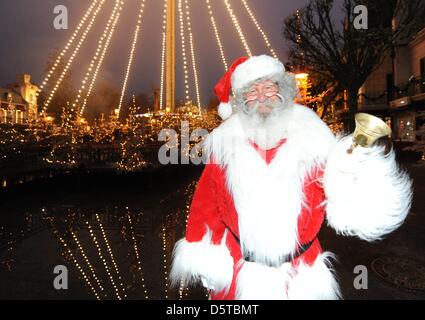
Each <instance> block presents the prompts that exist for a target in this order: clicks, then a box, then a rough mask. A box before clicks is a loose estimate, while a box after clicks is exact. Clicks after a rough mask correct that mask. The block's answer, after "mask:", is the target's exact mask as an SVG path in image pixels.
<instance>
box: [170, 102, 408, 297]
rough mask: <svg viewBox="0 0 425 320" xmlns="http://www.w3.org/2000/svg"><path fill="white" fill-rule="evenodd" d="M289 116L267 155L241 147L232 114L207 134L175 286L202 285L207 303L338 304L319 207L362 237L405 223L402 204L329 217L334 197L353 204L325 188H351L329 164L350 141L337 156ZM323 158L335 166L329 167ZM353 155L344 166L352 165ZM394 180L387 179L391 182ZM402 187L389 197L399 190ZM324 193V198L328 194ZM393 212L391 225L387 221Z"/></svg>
mask: <svg viewBox="0 0 425 320" xmlns="http://www.w3.org/2000/svg"><path fill="white" fill-rule="evenodd" d="M286 112H287V117H286V118H285V119H287V121H288V123H284V124H282V126H283V127H284V128H286V129H285V130H284V131H283V132H282V138H283V139H284V141H283V143H282V144H281V145H280V146H278V147H277V148H275V149H274V150H269V151H268V152H261V150H260V149H259V148H258V146H255V145H253V144H252V143H251V142H250V141H248V140H247V138H246V135H245V133H244V130H243V128H242V126H241V122H240V119H239V118H238V115H237V114H236V115H234V116H232V117H231V118H229V119H228V120H227V121H225V122H224V123H222V124H221V125H220V127H218V128H217V129H216V130H214V131H213V132H212V134H210V136H209V137H208V139H207V141H206V146H207V148H208V150H209V153H210V155H211V157H212V158H213V159H214V161H213V163H209V164H207V165H206V167H205V169H204V172H203V174H202V176H201V179H200V181H199V183H198V186H197V188H196V191H195V194H194V197H193V202H192V206H191V209H190V214H189V219H188V224H187V230H186V236H185V238H184V239H182V240H180V241H179V242H178V243H177V244H176V247H175V250H174V254H173V265H172V271H171V279H172V280H173V281H174V282H175V283H180V280H182V281H183V282H185V283H190V282H191V281H199V280H201V279H205V280H207V282H208V283H209V284H210V285H211V286H212V287H213V288H214V290H212V292H211V298H212V299H309V298H311V299H334V298H338V297H339V296H340V293H339V288H338V285H337V283H336V281H335V279H334V276H333V273H332V270H331V269H330V267H329V260H328V258H329V256H330V254H329V253H322V250H321V247H320V244H319V241H318V240H317V238H316V236H317V234H318V232H319V230H320V227H321V225H322V223H323V220H324V217H325V200H326V209H327V210H328V211H331V212H332V213H333V217H331V221H332V223H331V225H332V226H333V227H334V228H335V229H336V230H337V231H339V232H341V233H346V234H355V235H358V236H359V237H362V238H364V239H366V240H370V239H373V238H374V237H375V238H376V235H377V234H384V233H385V232H388V231H389V230H391V228H392V229H394V228H395V226H396V225H399V224H400V221H402V219H404V217H405V215H406V214H407V212H406V208H395V207H396V204H397V202H398V201H400V197H399V198H398V199H397V200H395V202H394V203H393V207H392V208H388V210H387V212H384V213H383V214H382V217H380V219H377V221H374V222H372V223H371V222H370V221H369V222H368V221H367V220H370V218H369V217H370V216H369V217H368V216H367V215H366V216H362V214H360V216H361V217H360V218H359V214H356V216H355V217H354V220H353V215H352V213H351V212H350V216H349V217H348V218H347V217H346V216H344V215H342V216H341V213H339V212H338V213H334V211H335V210H334V209H333V206H335V207H336V208H339V209H340V208H342V207H343V205H342V204H341V203H340V202H339V201H338V198H339V197H341V198H342V199H343V201H345V202H347V201H348V203H347V205H349V206H351V207H353V206H354V207H355V204H356V203H355V202H353V201H351V202H350V201H349V200H348V199H347V198H346V197H343V196H341V194H346V193H350V190H343V192H344V193H341V194H339V193H338V192H335V190H334V189H335V188H327V184H329V183H330V184H331V185H333V184H334V183H335V181H337V182H338V183H340V188H342V189H347V188H349V187H350V185H352V184H353V181H352V180H350V179H351V178H350V179H346V180H347V181H341V179H340V178H339V177H340V175H339V174H334V172H335V171H337V169H338V168H334V166H335V167H338V164H333V163H334V162H338V163H339V160H341V159H340V158H339V157H340V156H341V154H342V155H343V157H345V156H346V152H345V151H346V149H347V148H348V146H349V144H348V143H349V142H344V143H343V145H342V147H341V148H340V149H341V150H343V152H340V151H338V152H336V154H337V155H332V153H333V151H332V149H333V148H334V147H335V145H338V144H336V140H335V138H334V136H333V135H332V133H331V132H330V130H329V129H328V128H327V126H326V125H325V124H324V123H323V122H322V121H321V120H320V119H319V118H318V117H317V116H316V114H315V113H314V112H313V111H311V110H310V109H308V108H305V107H303V106H299V105H294V107H293V108H291V109H289V110H287V111H286ZM347 144H348V145H347ZM337 149H338V148H337ZM329 156H330V157H331V158H332V159H330V162H331V163H332V166H329V165H326V161H327V160H329V159H328V158H329ZM356 157H357V155H354V157H351V158H347V159H348V160H349V161H352V160H353V159H354V160H356V161H357V160H358V159H357V158H356ZM371 159H375V160H379V161H377V163H376V164H377V167H376V168H374V170H375V171H376V170H377V168H378V167H382V165H383V164H384V163H383V161H384V160H383V158H382V159H381V158H379V157H372V158H371ZM337 160H338V161H337ZM359 160H361V161H363V163H364V161H365V160H364V159H359ZM387 160H388V159H387ZM387 160H386V161H387ZM390 160H391V159H390ZM393 160H394V159H392V161H393ZM343 162H344V161H343ZM387 162H388V161H387ZM393 162H394V161H393ZM393 162H388V163H389V164H391V165H393ZM356 163H357V162H356ZM325 165H326V166H325ZM367 165H368V163H366V166H367ZM328 167H330V168H328ZM325 169H326V170H325ZM356 169H357V170H358V168H356ZM387 169H389V168H387ZM327 171H329V172H327ZM394 173H395V175H394V176H393V177H392V179H396V178H397V173H396V172H394ZM368 174H369V175H370V174H372V173H371V172H368ZM323 175H324V176H323ZM334 176H336V178H335V177H334ZM379 177H380V178H381V181H379V182H378V183H392V184H393V185H394V181H382V179H387V180H388V179H389V178H388V170H387V172H380V175H379ZM399 177H400V175H399ZM355 178H356V179H362V177H359V176H356V177H355ZM369 179H370V177H368V178H367V180H369ZM376 179H378V177H376ZM404 182H406V181H404ZM369 183H372V184H373V180H372V179H371V181H369ZM406 183H407V182H406ZM373 187H376V185H375V186H372V188H373ZM401 187H403V186H400V188H399V189H397V190H394V191H398V192H401ZM404 187H408V185H407V184H405V185H404ZM327 189H329V190H330V192H325V191H327ZM407 189H408V188H407ZM351 191H353V192H360V193H361V192H362V191H361V190H351ZM367 191H370V190H367ZM340 192H341V191H340ZM327 193H331V194H332V196H331V197H329V195H328V194H327ZM334 193H335V194H334ZM393 193H394V194H395V192H393ZM325 194H326V196H325ZM351 194H353V193H351ZM363 196H365V197H367V196H368V195H367V194H364V195H363ZM375 196H376V193H375ZM403 196H404V197H408V194H406V193H403ZM344 208H345V207H344ZM350 209H351V208H350ZM350 209H348V210H350ZM407 210H408V208H407ZM395 211H396V213H397V217H398V219H397V220H396V219H394V220H393V219H392V218H393V217H394V213H395ZM367 214H370V212H368V213H367ZM328 215H329V212H328ZM389 217H391V218H389ZM356 218H357V220H355V219H356ZM329 220H330V219H329V217H328V221H329ZM364 235H366V236H364ZM311 241H313V242H312V244H311V246H310V247H309V249H308V250H307V251H306V252H304V253H303V254H302V255H300V256H299V257H297V258H295V259H293V260H292V261H290V262H286V263H282V260H283V259H284V258H286V257H288V256H291V255H292V256H294V255H296V252H297V249H298V248H299V247H300V245H303V244H306V243H310V242H311ZM246 257H250V259H249V260H248V259H246ZM247 260H248V261H247Z"/></svg>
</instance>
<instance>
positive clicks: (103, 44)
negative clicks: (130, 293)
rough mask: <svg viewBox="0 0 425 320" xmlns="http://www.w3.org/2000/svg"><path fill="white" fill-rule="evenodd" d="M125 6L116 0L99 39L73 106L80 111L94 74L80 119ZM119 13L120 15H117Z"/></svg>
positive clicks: (119, 0)
mask: <svg viewBox="0 0 425 320" xmlns="http://www.w3.org/2000/svg"><path fill="white" fill-rule="evenodd" d="M123 4H124V1H121V0H116V1H115V6H114V8H113V10H112V14H111V16H110V17H109V20H108V23H107V25H106V27H105V30H104V31H103V34H102V36H101V37H100V39H99V42H98V46H97V49H96V53H95V55H94V57H93V59H92V61H91V62H90V64H89V68H88V70H87V72H86V76H85V77H84V79H83V80H82V83H81V87H80V89H79V90H78V95H77V98H76V99H75V101H74V103H73V104H72V106H73V109H74V110H77V109H78V103H79V101H80V99H81V95H82V93H83V90H84V89H85V88H86V83H87V82H88V79H89V77H90V75H91V74H92V80H91V82H90V85H89V88H88V90H87V93H86V96H85V99H84V102H83V104H82V106H81V107H80V108H79V117H82V116H83V113H84V109H85V107H86V104H87V100H88V98H89V97H90V94H91V92H92V90H93V86H94V83H95V81H96V79H97V75H98V73H99V69H100V67H101V65H102V63H103V60H104V58H105V54H106V52H107V50H108V48H109V44H110V41H111V38H112V36H113V34H114V31H115V27H116V25H117V23H118V20H119V17H120V14H121V10H122V5H123ZM117 11H118V13H117ZM99 57H100V58H99ZM98 58H99V60H98ZM97 60H98V63H97V65H96V68H94V65H95V63H96V61H97Z"/></svg>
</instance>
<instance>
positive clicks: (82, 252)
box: [71, 231, 104, 291]
mask: <svg viewBox="0 0 425 320" xmlns="http://www.w3.org/2000/svg"><path fill="white" fill-rule="evenodd" d="M71 235H72V238H73V239H74V241H75V243H76V244H77V247H78V250H80V253H81V256H82V257H83V259H84V261H85V262H86V264H87V266H88V267H89V269H90V271H91V274H92V276H93V279H94V280H95V281H96V283H97V285H98V286H99V288H100V291H104V288H103V286H102V282H101V281H100V280H99V278H98V277H97V275H96V272H95V270H94V268H93V265H92V264H91V262H90V260H89V258H88V257H87V255H86V253H85V251H84V249H83V246H82V245H81V243H80V241H79V240H78V237H77V235H76V234H75V232H73V231H71Z"/></svg>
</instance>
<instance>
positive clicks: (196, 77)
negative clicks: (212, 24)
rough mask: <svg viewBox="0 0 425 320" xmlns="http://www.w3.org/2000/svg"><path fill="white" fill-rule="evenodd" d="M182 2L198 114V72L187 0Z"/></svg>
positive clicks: (199, 97) (199, 100)
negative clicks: (183, 4)
mask: <svg viewBox="0 0 425 320" xmlns="http://www.w3.org/2000/svg"><path fill="white" fill-rule="evenodd" d="M184 2H185V7H186V23H187V30H188V32H189V45H190V54H191V58H192V68H193V77H194V79H195V91H196V101H197V104H198V110H199V113H201V95H200V93H199V81H198V71H197V68H196V59H195V49H194V45H193V33H192V26H191V21H190V9H189V4H188V0H184Z"/></svg>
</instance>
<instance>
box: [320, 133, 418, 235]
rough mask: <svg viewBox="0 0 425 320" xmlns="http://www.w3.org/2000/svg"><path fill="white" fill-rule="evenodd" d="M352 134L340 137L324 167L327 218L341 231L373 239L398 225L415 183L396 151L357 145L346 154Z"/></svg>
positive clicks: (408, 207) (404, 213)
mask: <svg viewBox="0 0 425 320" xmlns="http://www.w3.org/2000/svg"><path fill="white" fill-rule="evenodd" d="M351 141H352V137H351V136H348V137H345V138H343V139H341V140H340V141H339V142H338V143H337V144H336V146H335V148H334V150H333V151H332V152H331V154H330V156H329V158H328V162H327V165H326V169H325V175H324V187H325V192H326V197H327V220H328V223H329V225H330V226H332V227H333V228H334V229H335V230H337V231H338V232H339V233H341V234H344V235H355V236H358V237H359V238H361V239H364V240H367V241H372V240H377V239H380V238H382V236H383V235H385V234H387V233H389V232H392V231H393V230H394V229H396V228H397V227H399V226H400V225H401V224H402V223H403V221H404V219H405V217H406V215H407V213H408V212H409V209H410V204H411V199H412V183H411V180H410V179H409V177H408V175H407V174H406V173H405V172H403V171H402V170H400V169H399V168H398V166H397V163H396V161H395V154H394V151H391V152H390V153H389V154H387V155H385V154H384V153H383V151H384V148H383V147H380V146H373V147H371V148H362V147H357V148H355V149H354V151H353V153H352V154H347V152H346V150H347V149H348V148H349V147H350V145H351Z"/></svg>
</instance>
